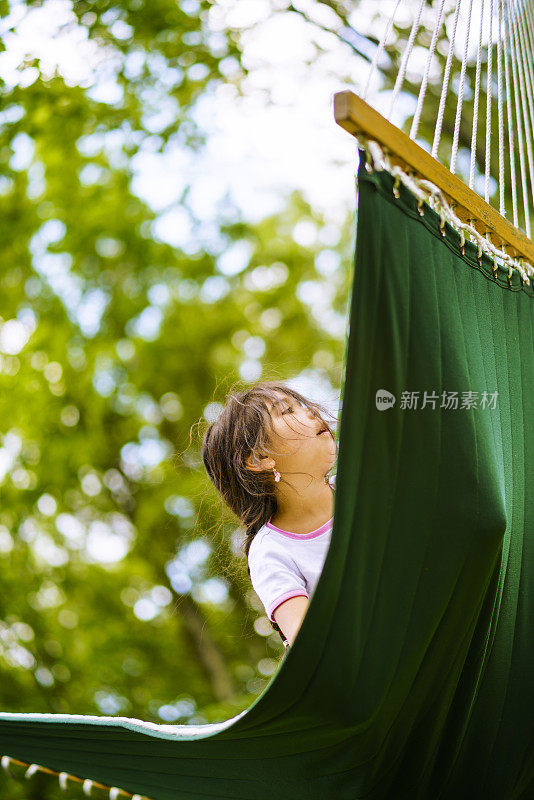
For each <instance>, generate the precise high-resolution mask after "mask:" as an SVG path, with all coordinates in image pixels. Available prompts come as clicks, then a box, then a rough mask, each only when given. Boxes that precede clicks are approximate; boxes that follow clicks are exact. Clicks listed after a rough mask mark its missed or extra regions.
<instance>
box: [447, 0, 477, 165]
mask: <svg viewBox="0 0 534 800" xmlns="http://www.w3.org/2000/svg"><path fill="white" fill-rule="evenodd" d="M472 12H473V0H469V13H468V15H467V30H466V34H465V48H464V57H463V59H462V72H461V75H460V90H459V92H458V103H457V105H456V121H455V123H454V138H453V142H452V155H451V164H450V171H451V172H452V174H453V175H454V173H455V172H456V154H457V152H458V138H459V135H460V119H461V116H462V105H463V101H464V83H465V68H466V64H467V48H468V46H469V30H470V28H471V14H472Z"/></svg>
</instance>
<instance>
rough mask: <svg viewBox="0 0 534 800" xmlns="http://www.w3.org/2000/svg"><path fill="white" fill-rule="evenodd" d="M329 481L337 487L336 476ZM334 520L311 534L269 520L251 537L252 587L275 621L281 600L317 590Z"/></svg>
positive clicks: (305, 594) (249, 563)
mask: <svg viewBox="0 0 534 800" xmlns="http://www.w3.org/2000/svg"><path fill="white" fill-rule="evenodd" d="M329 483H330V485H331V486H332V488H334V487H335V485H336V476H335V475H333V476H332V477H331V478H330V481H329ZM333 519H334V518H333V517H331V518H330V519H329V520H328V522H325V523H324V525H322V526H321V527H320V528H317V530H315V531H311V532H310V533H291V532H290V531H284V530H282V529H281V528H277V527H276V526H275V525H273V524H272V523H271V520H270V519H269V521H268V522H267V523H266V524H265V525H263V526H262V527H261V528H260V529H259V531H258V533H257V534H256V536H255V537H254V539H253V540H252V544H251V545H250V550H249V553H248V565H249V569H250V579H251V582H252V587H253V589H254V591H255V592H256V594H257V595H258V597H259V598H260V600H261V602H262V603H263V606H264V608H265V611H266V613H267V616H268V617H269V619H271V620H272V621H273V622H276V620H275V619H274V616H273V614H274V611H275V610H276V609H277V608H278V606H279V605H280V604H281V603H283V602H285V601H286V600H289V598H291V597H297V596H298V595H302V596H304V597H308V598H310V597H311V596H312V594H313V592H314V591H315V587H316V586H317V582H318V580H319V576H320V574H321V571H322V569H323V565H324V562H325V559H326V554H327V552H328V547H329V545H330V538H331V534H332V523H333ZM284 644H285V645H286V646H287V643H286V642H284Z"/></svg>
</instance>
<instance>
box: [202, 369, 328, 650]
mask: <svg viewBox="0 0 534 800" xmlns="http://www.w3.org/2000/svg"><path fill="white" fill-rule="evenodd" d="M323 415H329V412H328V411H327V409H326V408H324V406H322V405H319V404H317V403H313V402H311V401H310V400H307V399H306V398H305V397H303V395H301V394H299V393H298V392H296V391H295V390H294V389H290V388H289V387H288V386H286V385H285V384H283V383H278V382H276V381H265V380H263V381H260V382H258V383H256V384H254V385H253V386H252V387H251V388H250V389H247V390H245V391H242V392H238V393H235V394H230V395H229V396H228V397H227V403H226V405H225V407H224V409H223V410H222V412H221V413H220V415H219V416H218V418H217V420H216V421H215V422H213V423H212V424H211V425H210V426H209V427H208V429H207V430H206V432H205V434H204V440H203V443H202V459H203V461H204V466H205V467H206V471H207V473H208V475H209V477H210V479H211V481H212V482H213V484H214V485H215V487H216V488H217V490H218V492H219V493H220V494H221V495H222V497H223V499H224V500H225V502H226V503H227V504H228V506H229V507H230V508H231V509H232V511H233V512H234V513H235V514H236V515H237V516H238V517H239V519H240V520H241V522H242V523H243V525H244V526H245V529H246V539H245V545H244V550H245V555H246V556H247V559H248V574H249V577H250V580H251V583H252V586H253V588H254V590H255V592H256V594H257V595H258V597H259V598H260V600H261V602H262V603H263V606H264V608H265V611H266V614H267V617H268V619H269V620H270V622H271V625H272V627H273V628H274V629H275V630H276V631H277V632H278V633H279V634H280V636H281V638H282V641H283V642H284V646H285V647H289V646H290V645H291V644H293V642H294V641H295V637H296V635H297V632H298V630H299V628H300V625H301V623H302V620H303V618H304V615H305V613H306V611H307V608H308V605H309V601H310V598H311V596H312V594H313V592H314V591H315V587H316V585H317V582H318V580H319V576H320V574H321V570H322V567H323V564H324V561H325V558H326V554H327V551H328V547H329V544H330V536H331V531H332V520H333V513H334V486H335V480H334V478H332V479H331V480H330V481H329V480H328V477H327V473H328V472H329V471H330V470H331V469H332V466H333V465H334V463H335V460H336V455H337V447H336V441H335V438H334V434H333V433H332V430H331V429H330V427H329V425H328V424H327V423H326V422H325V420H324V416H323ZM330 416H332V415H330Z"/></svg>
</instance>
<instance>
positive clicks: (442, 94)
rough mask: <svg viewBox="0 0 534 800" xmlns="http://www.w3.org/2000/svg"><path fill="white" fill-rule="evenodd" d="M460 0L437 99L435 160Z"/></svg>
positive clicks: (433, 145)
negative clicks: (439, 94) (439, 95)
mask: <svg viewBox="0 0 534 800" xmlns="http://www.w3.org/2000/svg"><path fill="white" fill-rule="evenodd" d="M460 5H461V0H458V2H457V3H456V11H455V13H454V23H453V28H452V36H451V39H450V42H449V52H448V53H447V62H446V64H445V75H444V76H443V86H442V87H441V97H440V99H439V110H438V119H437V122H436V130H435V131H434V142H433V144H432V156H433V158H435V159H437V157H438V147H439V141H440V139H441V128H442V125H443V117H444V115H445V100H446V98H447V89H448V86H449V75H450V71H451V62H452V55H453V52H454V42H455V41H456V27H457V25H458V14H459V13H460Z"/></svg>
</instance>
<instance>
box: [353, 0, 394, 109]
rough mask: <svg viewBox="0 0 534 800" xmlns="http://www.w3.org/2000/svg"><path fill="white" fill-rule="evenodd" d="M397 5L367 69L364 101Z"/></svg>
mask: <svg viewBox="0 0 534 800" xmlns="http://www.w3.org/2000/svg"><path fill="white" fill-rule="evenodd" d="M399 4H400V0H397V5H396V6H395V8H394V10H393V14H392V15H391V18H390V20H389V22H388V25H387V28H386V30H385V32H384V35H383V37H382V40H381V42H380V44H379V46H378V48H377V49H376V50H375V54H374V57H373V60H372V62H371V66H370V67H369V73H368V75H367V83H366V84H365V89H364V90H363V94H362V100H365V98H366V97H367V92H368V91H369V84H370V83H371V76H372V75H373V74H374V72H375V70H376V67H377V64H378V60H379V58H380V56H381V55H382V53H383V52H384V49H385V46H386V42H387V39H388V36H389V33H390V31H391V28H392V27H393V20H394V19H395V14H396V13H397V9H398V7H399Z"/></svg>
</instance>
